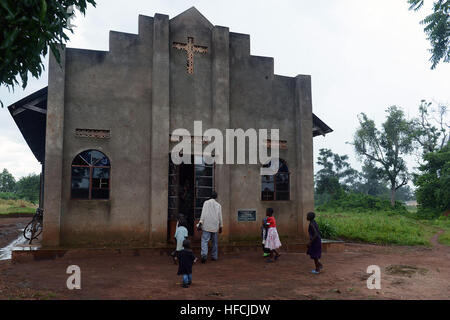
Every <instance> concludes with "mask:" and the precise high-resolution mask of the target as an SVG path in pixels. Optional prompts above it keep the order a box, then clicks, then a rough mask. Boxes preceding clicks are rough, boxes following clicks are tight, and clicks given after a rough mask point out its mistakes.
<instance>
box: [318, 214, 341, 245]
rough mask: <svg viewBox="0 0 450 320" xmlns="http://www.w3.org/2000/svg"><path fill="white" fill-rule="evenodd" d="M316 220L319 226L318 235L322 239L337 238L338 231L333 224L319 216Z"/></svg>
mask: <svg viewBox="0 0 450 320" xmlns="http://www.w3.org/2000/svg"><path fill="white" fill-rule="evenodd" d="M316 222H317V225H318V226H319V231H320V235H321V237H322V238H323V239H329V240H334V239H337V238H338V232H337V230H336V228H335V227H334V225H333V224H331V223H329V222H328V221H324V220H322V219H320V218H318V219H317V221H316Z"/></svg>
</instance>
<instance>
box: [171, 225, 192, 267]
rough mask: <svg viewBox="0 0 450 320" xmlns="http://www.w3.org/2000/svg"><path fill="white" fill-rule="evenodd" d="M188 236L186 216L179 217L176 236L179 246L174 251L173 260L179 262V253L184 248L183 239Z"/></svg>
mask: <svg viewBox="0 0 450 320" xmlns="http://www.w3.org/2000/svg"><path fill="white" fill-rule="evenodd" d="M187 237H188V230H187V222H186V219H184V217H181V216H180V217H179V218H178V221H177V229H176V231H175V235H174V238H175V240H176V242H177V248H176V249H175V251H173V252H172V254H171V256H172V258H173V262H174V263H177V260H178V254H179V253H180V252H181V250H183V241H184V240H185V239H186V238H187Z"/></svg>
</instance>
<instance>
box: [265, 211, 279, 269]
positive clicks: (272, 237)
mask: <svg viewBox="0 0 450 320" xmlns="http://www.w3.org/2000/svg"><path fill="white" fill-rule="evenodd" d="M266 216H267V221H266V226H267V238H266V242H265V248H267V249H269V250H270V257H269V259H268V260H267V262H273V260H272V258H273V254H274V253H275V260H277V259H278V258H279V257H280V254H279V253H278V251H277V249H278V248H279V247H281V242H280V238H279V236H278V231H277V223H276V220H275V218H274V217H273V209H272V208H267V210H266Z"/></svg>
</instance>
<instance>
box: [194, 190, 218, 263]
mask: <svg viewBox="0 0 450 320" xmlns="http://www.w3.org/2000/svg"><path fill="white" fill-rule="evenodd" d="M216 199H217V193H216V192H213V193H212V194H211V199H209V200H206V201H205V202H204V203H203V208H202V215H201V216H200V221H199V223H198V225H197V228H198V229H199V231H200V230H202V251H201V255H202V263H205V262H206V260H207V258H208V242H209V240H211V242H212V243H211V245H212V248H211V257H212V260H213V261H216V260H217V259H218V249H219V248H218V240H219V239H218V238H219V236H218V233H222V227H223V222H222V206H221V205H220V204H219V203H218V202H217V201H216Z"/></svg>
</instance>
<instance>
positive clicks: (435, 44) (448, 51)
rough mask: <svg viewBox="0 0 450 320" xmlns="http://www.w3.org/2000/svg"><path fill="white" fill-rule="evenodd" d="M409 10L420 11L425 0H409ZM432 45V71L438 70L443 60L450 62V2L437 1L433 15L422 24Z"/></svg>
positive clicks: (446, 0)
mask: <svg viewBox="0 0 450 320" xmlns="http://www.w3.org/2000/svg"><path fill="white" fill-rule="evenodd" d="M408 3H409V4H410V7H409V10H414V11H417V10H420V8H422V6H423V4H424V0H408ZM420 23H421V24H424V25H425V28H424V31H425V33H426V35H427V36H428V40H429V41H430V43H431V49H430V52H431V58H430V62H431V69H434V68H436V66H437V65H438V63H439V62H440V61H441V60H443V61H444V62H450V0H436V1H434V3H433V13H431V14H429V15H428V16H426V17H425V19H423V20H422V21H421V22H420Z"/></svg>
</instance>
